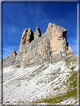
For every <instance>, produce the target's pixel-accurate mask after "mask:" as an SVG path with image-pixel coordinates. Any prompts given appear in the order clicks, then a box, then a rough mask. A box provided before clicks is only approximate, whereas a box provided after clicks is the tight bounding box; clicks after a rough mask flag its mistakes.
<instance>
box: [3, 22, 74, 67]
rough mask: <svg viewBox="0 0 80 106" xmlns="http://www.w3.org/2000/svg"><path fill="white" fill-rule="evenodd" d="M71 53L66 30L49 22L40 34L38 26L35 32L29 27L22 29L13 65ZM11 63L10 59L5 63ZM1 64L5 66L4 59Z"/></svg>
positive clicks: (34, 62) (41, 60)
mask: <svg viewBox="0 0 80 106" xmlns="http://www.w3.org/2000/svg"><path fill="white" fill-rule="evenodd" d="M73 55H74V53H73V50H72V48H71V46H68V41H67V30H66V29H65V28H63V27H61V26H59V25H57V24H52V23H49V25H48V28H47V30H46V32H45V33H43V34H41V31H40V28H39V27H37V28H36V32H33V31H32V30H31V28H29V29H27V28H26V29H25V30H24V32H23V34H22V38H21V43H20V49H19V50H18V51H17V53H16V55H15V61H14V62H13V65H16V66H25V65H32V64H37V63H38V64H39V63H42V62H44V61H48V60H50V59H52V58H59V57H64V58H65V57H70V56H73ZM9 57H10V56H9ZM7 61H8V59H7ZM11 64H12V63H11V61H10V62H8V64H7V65H11ZM3 65H4V66H6V65H5V59H4V62H3Z"/></svg>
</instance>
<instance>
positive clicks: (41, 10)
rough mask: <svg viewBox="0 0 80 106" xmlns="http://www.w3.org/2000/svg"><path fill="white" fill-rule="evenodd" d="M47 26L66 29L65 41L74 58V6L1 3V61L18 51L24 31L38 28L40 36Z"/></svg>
mask: <svg viewBox="0 0 80 106" xmlns="http://www.w3.org/2000/svg"><path fill="white" fill-rule="evenodd" d="M49 23H56V24H57V25H60V26H62V27H64V28H66V29H67V41H68V43H69V45H71V47H72V49H73V52H74V53H75V55H77V3H74V2H73V3H59V2H57V3H54V2H51V3H49V2H48V3H47V2H45V3H41V2H38V3H36V2H34V3H31V2H25V3H22V2H21V3H20V2H15V3H13V2H12V3H9V2H7V3H3V58H6V57H7V56H8V55H10V54H11V52H12V51H13V50H15V51H18V50H19V47H20V42H21V37H22V33H23V31H24V29H25V28H28V29H29V28H31V29H32V31H33V32H36V27H39V28H40V30H41V34H43V33H44V32H46V29H47V27H48V24H49Z"/></svg>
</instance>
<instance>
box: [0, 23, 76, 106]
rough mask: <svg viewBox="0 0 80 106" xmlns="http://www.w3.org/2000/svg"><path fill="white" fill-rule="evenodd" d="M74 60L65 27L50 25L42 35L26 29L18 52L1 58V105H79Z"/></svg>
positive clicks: (37, 31)
mask: <svg viewBox="0 0 80 106" xmlns="http://www.w3.org/2000/svg"><path fill="white" fill-rule="evenodd" d="M77 59H78V57H77V56H76V55H75V54H74V53H73V50H72V48H71V46H69V45H68V41H67V30H66V29H65V28H63V27H61V26H59V25H56V24H52V23H49V25H48V28H47V30H46V32H45V33H44V34H41V31H40V28H38V27H37V28H36V32H33V31H32V30H31V28H29V29H25V30H24V31H23V34H22V38H21V43H20V48H19V50H18V51H17V52H16V51H15V50H14V51H12V52H11V54H10V55H9V56H8V57H6V58H5V59H3V103H4V104H5V105H15V104H16V105H29V104H31V105H36V106H41V105H42V106H43V105H45V106H46V105H47V106H50V105H51V104H54V105H56V104H60V105H64V104H69V105H70V104H72V105H73V104H78V96H77V92H78V87H77V84H78V83H77V77H78V76H77V73H78V64H77ZM0 77H1V74H0Z"/></svg>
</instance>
